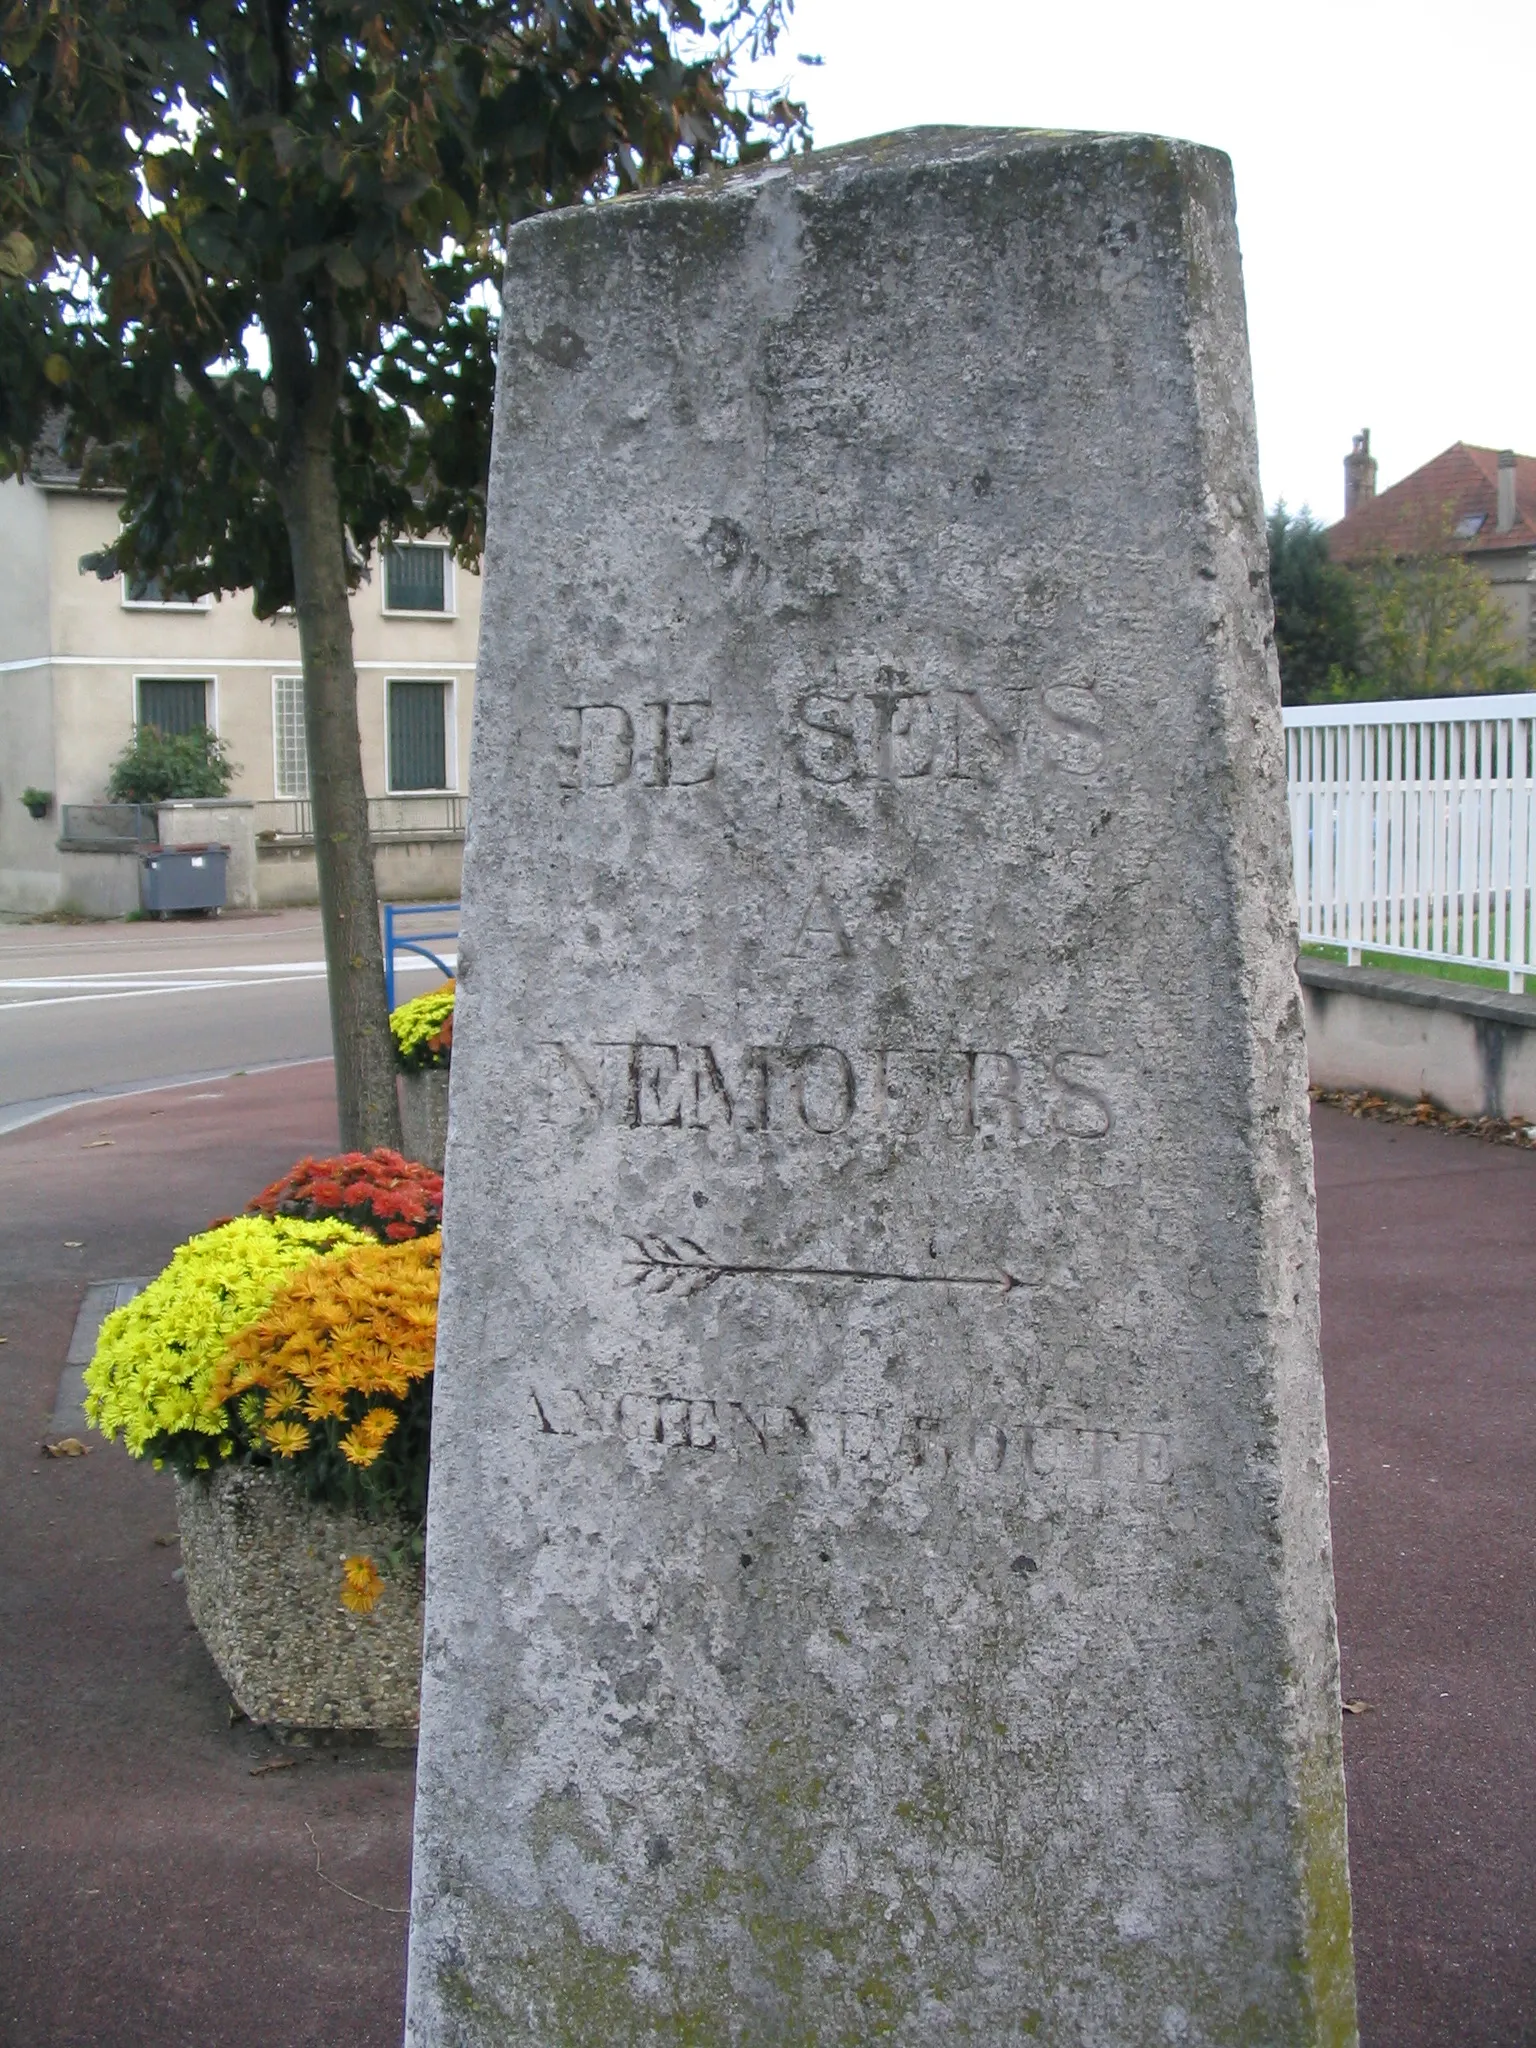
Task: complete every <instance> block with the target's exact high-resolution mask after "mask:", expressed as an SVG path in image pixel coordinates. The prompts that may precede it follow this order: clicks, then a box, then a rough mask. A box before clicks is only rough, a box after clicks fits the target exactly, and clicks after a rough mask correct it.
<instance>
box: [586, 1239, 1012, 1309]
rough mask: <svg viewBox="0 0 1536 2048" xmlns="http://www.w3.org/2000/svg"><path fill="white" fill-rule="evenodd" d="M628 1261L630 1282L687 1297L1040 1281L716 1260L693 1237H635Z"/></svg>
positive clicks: (1003, 1290) (999, 1286)
mask: <svg viewBox="0 0 1536 2048" xmlns="http://www.w3.org/2000/svg"><path fill="white" fill-rule="evenodd" d="M624 1242H625V1243H626V1244H627V1245H628V1246H629V1247H630V1249H629V1251H628V1252H626V1253H625V1255H624V1263H625V1265H626V1266H628V1267H629V1268H630V1274H629V1278H628V1281H627V1283H626V1284H627V1285H628V1286H630V1287H639V1288H642V1289H643V1290H644V1291H645V1292H646V1293H647V1294H668V1293H670V1292H672V1291H673V1290H674V1289H675V1290H676V1291H677V1292H678V1293H679V1294H681V1295H682V1296H683V1298H684V1299H685V1300H689V1299H691V1298H692V1297H693V1296H694V1295H695V1294H702V1293H703V1292H704V1289H705V1288H706V1287H713V1286H714V1285H715V1283H716V1281H718V1280H731V1279H737V1278H742V1279H770V1280H856V1281H867V1280H896V1281H899V1282H900V1283H901V1284H902V1285H903V1286H907V1287H990V1288H991V1289H992V1290H993V1291H994V1292H995V1293H998V1294H1011V1293H1012V1292H1013V1290H1014V1288H1015V1287H1031V1286H1034V1285H1035V1284H1036V1283H1035V1282H1034V1281H1030V1280H1020V1279H1019V1278H1018V1276H1017V1275H1016V1274H1014V1273H1009V1272H1005V1271H1003V1270H1002V1269H999V1270H998V1271H997V1272H995V1273H895V1272H888V1271H886V1270H884V1269H883V1268H880V1267H875V1266H790V1265H782V1266H781V1265H768V1264H762V1265H759V1264H756V1263H754V1262H751V1261H748V1260H744V1259H717V1258H716V1257H715V1256H714V1254H713V1253H712V1252H707V1251H706V1250H705V1249H704V1247H703V1245H701V1244H696V1243H695V1242H694V1240H693V1239H692V1238H691V1237H679V1238H675V1239H674V1238H668V1237H656V1236H649V1237H631V1236H629V1235H628V1234H627V1233H626V1235H625V1238H624Z"/></svg>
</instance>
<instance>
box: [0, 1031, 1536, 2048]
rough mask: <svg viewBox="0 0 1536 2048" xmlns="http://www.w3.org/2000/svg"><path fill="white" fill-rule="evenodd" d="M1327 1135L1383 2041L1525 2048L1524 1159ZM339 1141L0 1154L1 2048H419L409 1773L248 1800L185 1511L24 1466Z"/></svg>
mask: <svg viewBox="0 0 1536 2048" xmlns="http://www.w3.org/2000/svg"><path fill="white" fill-rule="evenodd" d="M1315 1127H1316V1133H1317V1145H1318V1180H1319V1190H1320V1215H1321V1223H1322V1235H1323V1259H1324V1264H1323V1273H1324V1333H1325V1351H1326V1359H1327V1369H1328V1392H1329V1413H1330V1424H1331V1430H1332V1440H1333V1461H1334V1474H1335V1482H1336V1483H1335V1487H1334V1503H1335V1505H1334V1517H1335V1532H1336V1540H1337V1551H1338V1576H1339V1597H1340V1611H1341V1627H1342V1635H1343V1641H1344V1652H1345V1663H1344V1672H1345V1693H1346V1696H1347V1697H1350V1698H1364V1699H1366V1700H1368V1701H1370V1702H1372V1711H1371V1712H1370V1713H1368V1714H1364V1715H1361V1716H1359V1717H1357V1718H1353V1719H1350V1720H1348V1721H1346V1723H1345V1747H1346V1754H1347V1757H1348V1768H1349V1781H1350V1804H1351V1852H1352V1863H1353V1868H1354V1875H1355V1900H1356V1916H1357V1926H1358V1948H1359V1961H1360V1981H1361V2003H1362V2019H1363V2038H1364V2041H1365V2044H1366V2048H1431V2044H1433V2048H1440V2044H1456V2048H1529V2044H1531V2043H1533V2042H1536V1926H1533V1915H1532V1912H1531V1901H1532V1900H1533V1899H1536V1761H1533V1759H1536V1743H1533V1737H1536V1568H1533V1567H1536V1368H1533V1364H1532V1358H1533V1342H1536V1340H1533V1335H1532V1325H1533V1322H1536V1156H1533V1155H1531V1154H1529V1153H1515V1152H1513V1151H1508V1152H1506V1151H1501V1150H1499V1149H1498V1148H1496V1147H1493V1146H1488V1145H1482V1144H1479V1143H1477V1142H1476V1141H1474V1140H1471V1139H1465V1138H1447V1137H1442V1136H1440V1135H1438V1134H1437V1133H1433V1132H1424V1131H1417V1130H1411V1129H1401V1128H1391V1127H1386V1126H1381V1125H1373V1124H1369V1123H1359V1122H1354V1121H1351V1120H1350V1119H1348V1118H1347V1117H1344V1116H1342V1115H1340V1114H1339V1113H1337V1112H1334V1111H1320V1112H1319V1113H1318V1115H1317V1118H1316V1126H1315ZM102 1138H110V1139H111V1141H112V1142H111V1143H110V1144H102V1143H100V1142H99V1141H100V1140H101V1139H102ZM334 1143H335V1112H334V1107H333V1104H332V1101H331V1098H330V1092H329V1071H328V1069H326V1068H323V1067H300V1068H295V1069H292V1070H290V1071H289V1072H286V1073H272V1074H264V1075H253V1076H249V1077H246V1078H242V1079H238V1080H231V1081H225V1082H219V1083H213V1084H209V1085H207V1086H202V1087H197V1088H192V1089H187V1090H182V1091H179V1092H177V1093H174V1094H171V1093H167V1094H158V1095H153V1094H152V1095H140V1096H136V1097H131V1098H128V1099H125V1100H122V1101H118V1102H113V1103H109V1104H104V1105H100V1106H95V1107H90V1108H85V1109H79V1110H73V1111H70V1112H68V1113H67V1114H65V1115H62V1116H57V1117H53V1118H50V1119H49V1120H47V1121H46V1122H42V1123H38V1124H34V1125H32V1126H31V1127H30V1128H28V1129H25V1130H22V1131H18V1132H15V1133H13V1134H12V1135H10V1136H8V1137H4V1138H0V1215H3V1216H4V1218H5V1230H4V1235H3V1240H0V1334H3V1335H4V1336H5V1338H6V1340H7V1341H6V1343H5V1344H4V1346H3V1347H0V1559H3V1568H0V2042H4V2043H5V2044H7V2048H82V2044H93V2048H95V2044H101V2048H179V2044H183V2043H185V2044H187V2048H375V2044H378V2048H397V2044H398V2042H399V2038H400V2027H401V2006H402V1995H403V1957H404V1931H405V1921H404V1917H403V1914H402V1912H401V1909H402V1908H403V1907H404V1905H405V1903H406V1886H407V1871H408V1863H409V1851H410V1799H411V1776H410V1771H409V1769H408V1768H407V1767H406V1766H404V1765H403V1764H402V1763H401V1762H400V1761H398V1760H395V1761H390V1760H388V1759H387V1758H377V1757H368V1756H352V1757H348V1758H343V1759H341V1760H336V1761H332V1760H327V1759H320V1760H316V1761H311V1762H306V1763H304V1764H302V1765H300V1766H298V1767H297V1768H293V1769H280V1770H264V1769H262V1766H263V1765H266V1764H270V1763H273V1762H282V1761H284V1760H285V1758H284V1756H283V1754H282V1753H279V1752H277V1751H275V1750H273V1749H272V1748H271V1747H270V1746H269V1745H268V1744H267V1743H266V1742H265V1740H264V1739H263V1738H262V1737H260V1736H259V1735H257V1734H255V1733H254V1732H253V1731H252V1730H251V1729H250V1728H248V1727H245V1726H243V1725H237V1726H235V1727H231V1726H230V1725H229V1721H228V1715H227V1695H226V1694H225V1692H224V1689H223V1687H222V1686H221V1685H220V1683H219V1680H218V1678H217V1675H216V1674H215V1672H214V1671H213V1668H212V1666H211V1665H210V1663H209V1661H208V1658H207V1656H206V1654H205V1653H204V1651H203V1649H202V1646H201V1644H200V1643H199V1641H198V1638H197V1636H196V1635H195V1633H193V1631H192V1629H191V1625H190V1623H189V1622H188V1620H187V1614H186V1607H185V1602H184V1600H183V1598H182V1593H181V1588H180V1585H179V1584H178V1583H177V1582H176V1581H175V1579H174V1578H173V1576H172V1575H173V1573H174V1572H175V1570H176V1569H177V1565H176V1551H175V1548H174V1547H173V1546H165V1545H160V1544H157V1542H156V1539H157V1537H162V1536H166V1535H169V1534H170V1533H171V1532H172V1531H173V1530H174V1528H175V1513H174V1508H173V1504H172V1499H171V1488H170V1482H169V1481H168V1480H167V1479H166V1478H165V1477H164V1476H163V1475H158V1474H156V1473H154V1472H152V1471H147V1470H145V1469H144V1468H143V1467H141V1466H135V1465H131V1464H130V1463H129V1461H128V1460H127V1459H126V1458H124V1457H123V1456H122V1455H121V1454H120V1453H118V1452H115V1451H106V1450H98V1451H97V1452H96V1454H95V1455H93V1456H91V1457H89V1458H84V1459H74V1460H70V1461H67V1462H62V1461H61V1462H54V1461H49V1460H44V1459H41V1458H40V1457H38V1456H37V1444H38V1441H39V1438H40V1436H41V1434H42V1433H43V1430H44V1429H45V1427H46V1425H47V1422H48V1419H49V1417H50V1414H51V1411H52V1409H53V1405H54V1399H55V1395H56V1392H57V1389H58V1385H59V1378H60V1372H61V1368H62V1365H63V1361H64V1357H65V1353H66V1350H67V1348H68V1344H69V1338H70V1332H71V1328H72V1325H73V1322H74V1318H75V1313H76V1310H77V1309H78V1307H79V1304H80V1302H81V1300H82V1298H83V1296H84V1293H85V1290H86V1287H87V1284H88V1283H89V1282H90V1281H93V1280H105V1279H114V1278H117V1277H118V1276H120V1275H125V1274H135V1273H152V1272H154V1271H155V1270H156V1269H157V1268H158V1267H159V1266H160V1265H161V1264H162V1263H163V1262H164V1259H165V1258H166V1256H167V1254H168V1253H169V1251H170V1250H171V1247H172V1246H173V1245H174V1244H175V1243H176V1241H177V1240H178V1239H179V1238H181V1237H183V1236H185V1235H187V1234H188V1233H189V1232H190V1231H192V1230H194V1229H197V1228H199V1227H200V1226H202V1225H204V1224H206V1223H207V1222H208V1221H209V1220H210V1219H211V1218H213V1217H214V1216H218V1215H223V1214H227V1213H229V1212H231V1211H233V1210H234V1209H236V1208H238V1207H239V1206H241V1204H242V1203H243V1202H244V1201H245V1200H246V1199H247V1197H248V1196H249V1195H250V1194H251V1193H252V1192H253V1191H254V1190H255V1189H256V1188H258V1187H260V1186H261V1185H262V1184H263V1183H264V1182H265V1181H267V1180H269V1179H271V1178H273V1177H274V1176H275V1175H276V1174H277V1173H278V1172H279V1171H280V1170H281V1169H282V1168H284V1167H285V1166H287V1165H289V1164H290V1163H291V1162H292V1161H293V1160H294V1159H295V1158H296V1157H298V1156H299V1155H300V1154H301V1153H303V1152H305V1151H311V1150H317V1149H324V1148H328V1147H331V1146H333V1145H334ZM317 1852H318V1854H319V1856H320V1859H321V1866H320V1867H321V1875H319V1876H317V1875H316V1870H315V1861H316V1854H317ZM327 1880H330V1882H327ZM337 1886H341V1887H344V1888H345V1889H344V1890H338V1889H337V1888H336V1887H337ZM349 1894H353V1895H355V1896H349ZM592 2048H606V2044H597V2043H594V2044H592Z"/></svg>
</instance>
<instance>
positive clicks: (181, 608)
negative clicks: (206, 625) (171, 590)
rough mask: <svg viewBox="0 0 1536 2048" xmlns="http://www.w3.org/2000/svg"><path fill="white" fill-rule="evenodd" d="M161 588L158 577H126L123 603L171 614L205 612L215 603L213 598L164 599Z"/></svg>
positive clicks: (124, 579)
mask: <svg viewBox="0 0 1536 2048" xmlns="http://www.w3.org/2000/svg"><path fill="white" fill-rule="evenodd" d="M160 588H161V586H160V578H159V577H158V576H125V577H124V578H123V603H124V604H125V605H127V606H130V607H131V606H134V605H144V606H149V607H153V608H154V609H155V610H157V611H169V612H205V611H207V610H208V608H209V606H210V605H211V604H212V603H213V599H212V598H211V597H162V596H161V594H160Z"/></svg>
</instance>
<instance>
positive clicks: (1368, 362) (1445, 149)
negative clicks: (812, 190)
mask: <svg viewBox="0 0 1536 2048" xmlns="http://www.w3.org/2000/svg"><path fill="white" fill-rule="evenodd" d="M801 54H806V55H814V56H819V57H821V58H822V60H823V62H822V64H821V65H820V66H819V67H816V68H814V69H813V68H810V67H808V66H804V65H799V64H797V62H796V58H797V56H799V55H801ZM767 68H768V72H769V73H770V74H771V75H772V76H774V77H775V78H780V77H784V76H786V75H788V76H789V77H790V78H791V82H792V84H793V86H794V89H795V91H796V93H797V96H798V97H799V98H801V99H803V100H805V101H806V103H807V104H808V106H809V108H810V113H811V121H812V126H813V129H814V134H815V140H816V142H817V143H818V144H819V145H822V146H830V145H831V144H833V143H838V142H848V141H852V140H853V139H854V138H855V137H858V136H861V135H878V134H881V133H884V132H886V131H888V130H890V129H893V128H907V127H913V126H916V125H918V124H920V123H924V122H930V121H934V122H958V123H963V124H970V125H974V126H980V127H990V126H994V125H1000V126H1012V127H1023V128H1031V127H1033V128H1040V127H1044V128H1097V129H1105V130H1119V131H1129V130H1135V131H1139V132H1152V133H1156V134H1162V135H1174V136H1183V137H1187V138H1189V139H1192V140H1194V141H1196V142H1203V143H1210V144H1213V145H1214V146H1215V147H1216V148H1218V149H1223V150H1225V151H1226V152H1227V154H1228V155H1229V156H1230V157H1231V159H1232V164H1233V170H1234V174H1235V177H1236V181H1237V207H1238V232H1239V235H1240V236H1241V240H1242V247H1243V267H1244V278H1245V282H1246V288H1247V296H1248V326H1249V336H1250V343H1251V347H1252V351H1253V370H1254V391H1255V398H1256V402H1257V407H1258V420H1259V461H1260V469H1261V472H1262V477H1263V485H1264V495H1265V500H1266V503H1270V504H1273V503H1274V501H1275V500H1276V499H1277V498H1284V499H1285V500H1286V502H1287V504H1289V505H1290V506H1291V507H1292V509H1293V510H1294V509H1295V508H1297V507H1298V506H1301V505H1308V506H1310V507H1311V508H1312V510H1313V512H1314V513H1315V514H1316V515H1317V516H1318V517H1319V518H1320V519H1323V520H1325V521H1332V520H1334V519H1337V518H1338V517H1339V516H1340V515H1341V513H1342V512H1343V509H1344V502H1343V500H1344V470H1343V459H1344V457H1345V455H1346V454H1347V453H1348V452H1349V446H1350V440H1351V437H1352V436H1353V435H1354V434H1357V433H1358V432H1359V431H1360V430H1361V428H1363V427H1368V428H1369V429H1370V432H1371V452H1372V453H1373V454H1374V455H1375V456H1376V458H1377V460H1378V462H1379V463H1380V474H1379V477H1378V487H1379V488H1381V489H1385V488H1386V486H1387V485H1389V484H1391V483H1394V482H1396V481H1397V479H1398V478H1399V477H1402V476H1406V475H1407V474H1408V473H1409V471H1410V470H1414V469H1417V468H1418V467H1419V465H1420V464H1421V463H1423V462H1427V461H1428V460H1429V458H1430V457H1431V456H1432V455H1437V454H1439V453H1440V451H1441V450H1442V449H1443V448H1448V447H1449V446H1450V445H1451V443H1452V442H1453V441H1468V442H1472V443H1475V444H1478V445H1481V446H1484V447H1493V448H1509V447H1512V448H1517V449H1519V450H1520V452H1521V453H1522V454H1529V455H1536V241H1533V237H1532V228H1531V219H1532V211H1533V206H1532V202H1533V198H1536V175H1533V168H1532V167H1533V162H1536V154H1533V151H1532V148H1531V129H1530V122H1529V116H1528V113H1527V108H1528V106H1529V103H1530V95H1531V81H1532V79H1533V77H1536V0H1519V4H1511V0H1479V4H1478V5H1476V6H1471V5H1467V4H1465V0H1463V4H1460V5H1458V4H1456V0H1438V4H1436V5H1434V6H1428V5H1424V4H1422V0H1391V4H1386V0H1326V4H1319V0H1290V4H1289V5H1286V6H1277V5H1275V4H1273V0H1271V4H1269V5H1267V6H1263V7H1260V6H1258V5H1256V4H1254V0H1162V4H1161V5H1150V4H1147V0H1139V4H1130V0H1091V4H1084V0H1078V4H1077V5H1075V6H1074V5H1062V4H1060V0H1055V4H1052V5H1049V6H1046V5H1041V4H1038V0H963V4H961V0H949V4H947V5H934V4H932V0H928V4H924V5H919V4H917V0H797V4H796V7H795V11H794V14H793V16H792V19H791V23H790V29H789V34H788V36H787V38H786V40H785V41H784V42H783V43H781V44H780V46H779V50H778V53H777V56H776V58H775V59H774V60H772V61H771V62H770V64H769V65H768V67H767ZM1510 93H1512V94H1513V95H1514V97H1513V98H1512V99H1509V100H1506V97H1505V95H1506V94H1510Z"/></svg>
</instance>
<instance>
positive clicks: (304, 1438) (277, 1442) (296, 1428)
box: [267, 1422, 309, 1458]
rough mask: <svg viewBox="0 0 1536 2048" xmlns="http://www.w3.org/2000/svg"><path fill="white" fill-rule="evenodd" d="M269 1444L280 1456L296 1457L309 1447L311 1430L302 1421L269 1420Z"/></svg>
mask: <svg viewBox="0 0 1536 2048" xmlns="http://www.w3.org/2000/svg"><path fill="white" fill-rule="evenodd" d="M267 1444H268V1447H269V1448H270V1449H271V1450H274V1451H276V1452H277V1454H278V1456H279V1457H280V1458H296V1457H297V1456H298V1455H299V1453H300V1451H307V1450H308V1449H309V1431H308V1430H307V1429H306V1428H305V1427H304V1425H303V1423H302V1422H269V1423H268V1424H267Z"/></svg>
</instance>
